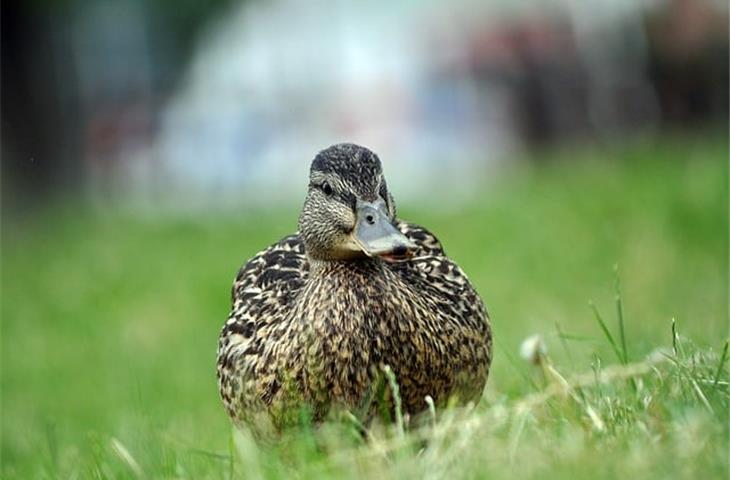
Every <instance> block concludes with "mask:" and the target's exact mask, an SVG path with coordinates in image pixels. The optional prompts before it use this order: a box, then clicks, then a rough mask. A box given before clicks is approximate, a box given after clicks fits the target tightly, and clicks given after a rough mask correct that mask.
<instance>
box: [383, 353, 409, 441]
mask: <svg viewBox="0 0 730 480" xmlns="http://www.w3.org/2000/svg"><path fill="white" fill-rule="evenodd" d="M383 372H384V373H385V377H386V378H387V379H388V384H389V385H390V391H391V393H392V394H393V407H394V409H395V427H396V429H397V431H398V436H399V437H401V438H402V437H404V436H405V427H404V424H403V410H402V408H403V407H402V405H401V398H400V387H398V381H397V380H396V378H395V373H393V369H392V368H390V365H386V366H385V367H383Z"/></svg>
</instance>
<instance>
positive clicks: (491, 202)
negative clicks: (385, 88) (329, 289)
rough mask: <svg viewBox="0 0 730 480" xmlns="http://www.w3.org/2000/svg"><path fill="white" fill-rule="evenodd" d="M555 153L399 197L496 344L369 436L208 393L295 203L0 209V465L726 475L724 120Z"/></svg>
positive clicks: (435, 474) (57, 470)
mask: <svg viewBox="0 0 730 480" xmlns="http://www.w3.org/2000/svg"><path fill="white" fill-rule="evenodd" d="M544 157H545V158H543V161H542V162H540V163H539V166H529V165H520V166H518V167H515V168H514V169H513V170H511V171H510V172H507V173H506V174H505V175H504V176H499V177H497V178H495V179H494V180H492V181H490V182H489V183H488V184H485V186H484V192H483V194H482V196H481V198H480V199H479V201H475V202H474V203H473V204H471V205H468V206H466V207H465V208H463V209H461V210H460V211H459V212H457V213H445V212H438V211H436V212H434V211H432V210H429V209H425V208H422V209H419V208H418V205H415V204H411V205H403V206H402V208H401V214H402V216H403V217H405V218H408V219H410V220H412V221H415V222H419V223H423V224H425V225H427V226H428V227H429V228H431V229H432V230H433V231H435V232H436V233H437V234H438V235H439V236H440V238H441V240H442V242H443V243H444V245H445V246H446V249H447V252H448V253H449V254H450V255H451V256H452V257H453V258H454V259H455V260H456V261H457V262H459V263H460V264H461V265H462V266H463V268H464V269H465V271H466V272H467V273H468V274H469V276H470V278H471V279H472V281H473V282H474V284H475V285H476V287H477V289H478V290H479V291H480V292H481V293H482V294H483V296H484V298H485V300H486V302H487V305H488V308H489V312H490V315H491V316H492V318H493V324H494V334H495V359H494V364H493V370H492V375H491V377H490V380H489V382H488V385H487V389H486V392H485V396H484V398H483V399H482V401H481V402H480V403H479V404H478V405H477V406H476V407H475V408H474V410H472V411H460V410H448V411H445V412H438V414H437V415H436V417H435V418H433V419H432V421H430V422H427V424H426V426H425V427H421V428H420V429H408V428H406V432H405V433H404V434H401V433H400V430H399V428H397V427H392V428H374V429H373V430H372V431H370V432H368V438H369V439H368V440H367V441H363V440H361V438H360V436H359V435H358V434H356V430H357V429H356V426H355V425H354V424H353V423H352V422H348V421H347V420H346V419H345V420H342V421H335V420H333V421H330V422H328V423H326V424H325V425H324V426H322V428H320V429H317V430H311V429H309V428H306V427H302V428H301V429H299V430H295V431H293V432H290V433H288V434H287V435H286V436H285V437H284V438H283V439H282V441H281V443H279V444H277V445H267V446H261V447H259V446H256V445H255V444H254V443H252V442H251V440H250V439H249V438H248V437H247V436H245V435H235V436H234V435H232V431H231V428H230V425H229V422H228V419H227V418H226V416H225V414H224V412H223V409H222V407H221V405H220V402H219V399H218V396H217V390H216V384H215V373H214V372H215V368H214V361H215V348H216V341H217V335H218V331H219V328H220V326H221V325H222V323H223V321H224V319H225V317H226V314H227V310H228V307H229V291H230V283H231V280H232V277H233V276H234V274H235V271H236V269H237V266H238V265H239V264H241V263H242V262H243V261H245V260H246V259H247V258H248V257H250V256H251V255H252V254H253V253H255V252H256V251H257V250H258V249H260V248H261V247H263V246H265V245H267V244H268V243H271V242H272V241H273V240H275V239H277V238H278V237H280V236H282V235H284V234H286V233H288V232H290V231H291V230H293V229H294V225H295V222H296V216H297V211H296V208H292V209H291V210H287V211H276V212H260V213H250V214H245V215H233V214H230V213H223V212H221V213H208V214H206V215H204V216H203V215H201V216H200V217H198V218H195V219H191V218H180V217H178V218H170V217H166V218H143V217H140V216H135V215H132V214H129V213H127V214H124V213H119V212H117V213H113V212H108V211H106V212H100V211H94V210H93V209H91V208H90V207H88V206H86V205H84V204H83V203H79V202H70V203H68V204H65V205H61V206H56V207H54V208H48V209H47V210H45V211H42V212H39V213H37V214H34V215H33V216H32V217H30V218H24V219H13V220H12V221H11V220H8V219H5V220H6V222H5V225H4V229H3V236H4V243H3V252H2V253H3V258H2V260H3V261H2V263H3V269H2V477H3V478H127V477H131V478H134V477H142V478H150V477H151V478H169V477H175V478H196V479H197V478H229V477H231V476H233V477H240V478H256V477H265V478H336V477H350V476H356V477H363V478H404V477H406V478H407V477H413V478H480V477H485V478H616V477H619V478H620V477H621V476H624V477H625V478H669V477H672V478H724V475H725V474H726V473H727V469H728V448H729V446H730V444H729V442H728V434H729V427H728V421H729V419H728V408H729V405H730V389H729V386H728V381H729V374H728V359H727V343H726V339H727V327H728V324H727V320H728V319H727V308H728V278H727V268H728V256H727V255H728V253H727V243H726V242H727V231H728V211H727V207H728V196H727V179H728V172H727V143H726V141H725V140H721V139H720V138H718V137H710V138H707V137H697V138H689V139H684V140H667V139H663V140H662V141H656V140H655V141H644V142H640V143H637V144H635V145H633V146H630V147H624V148H613V149H610V150H604V151H599V150H592V149H583V150H580V151H566V152H554V153H552V154H549V155H548V154H546V155H545V156H544ZM386 167H387V166H386ZM395 194H396V197H397V192H395ZM448 194H449V192H448V191H444V192H434V194H433V195H443V196H447V195H448ZM616 266H618V272H619V273H620V280H621V282H620V293H621V296H620V297H617V292H618V291H619V286H618V284H617V277H616V270H615V267H616ZM589 302H592V304H593V305H594V308H595V311H594V310H593V309H592V307H591V306H590V305H589ZM597 319H600V321H598V320H597ZM673 319H675V322H676V323H675V324H674V325H675V327H674V329H673ZM533 334H539V335H541V336H542V338H543V339H544V341H545V343H546V345H547V351H548V353H547V357H541V363H540V364H539V365H531V364H529V363H527V362H525V361H523V360H522V359H521V358H520V356H519V346H520V343H521V342H522V340H523V339H525V338H526V337H528V336H530V335H533Z"/></svg>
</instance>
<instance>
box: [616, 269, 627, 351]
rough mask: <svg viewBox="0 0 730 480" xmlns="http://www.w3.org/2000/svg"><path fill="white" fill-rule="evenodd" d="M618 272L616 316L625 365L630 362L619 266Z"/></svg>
mask: <svg viewBox="0 0 730 480" xmlns="http://www.w3.org/2000/svg"><path fill="white" fill-rule="evenodd" d="M614 270H615V272H616V281H615V283H614V290H615V294H616V296H615V298H616V316H617V318H618V332H619V339H620V340H621V353H622V355H623V363H624V365H625V364H627V363H628V362H629V354H628V350H627V348H626V331H625V326H624V305H623V300H622V299H621V277H620V275H619V271H618V265H616V266H615V267H614Z"/></svg>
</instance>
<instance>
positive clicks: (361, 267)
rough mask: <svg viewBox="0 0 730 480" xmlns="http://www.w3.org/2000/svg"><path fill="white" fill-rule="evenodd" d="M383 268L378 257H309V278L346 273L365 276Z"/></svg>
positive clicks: (317, 278)
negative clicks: (342, 258) (324, 258)
mask: <svg viewBox="0 0 730 480" xmlns="http://www.w3.org/2000/svg"><path fill="white" fill-rule="evenodd" d="M382 270H383V261H382V260H380V259H375V258H369V257H362V258H357V259H350V260H319V259H313V258H310V259H309V274H310V278H311V279H316V280H319V279H322V278H326V277H337V276H340V275H348V276H351V277H357V276H359V275H364V276H365V277H367V276H369V275H371V274H373V273H376V272H380V271H382Z"/></svg>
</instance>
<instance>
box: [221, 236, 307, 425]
mask: <svg viewBox="0 0 730 480" xmlns="http://www.w3.org/2000/svg"><path fill="white" fill-rule="evenodd" d="M308 275H309V262H308V261H307V257H306V255H305V253H304V242H303V241H302V239H301V237H300V236H299V235H298V234H294V235H289V236H287V237H284V238H283V239H281V240H280V241H278V242H277V243H275V244H273V245H271V246H270V247H268V248H266V249H265V250H262V251H261V252H259V253H257V254H256V255H255V256H254V257H253V258H252V259H251V260H249V261H248V262H246V264H245V265H243V267H241V269H240V270H239V271H238V275H236V279H235V281H234V283H233V287H232V289H231V303H232V306H231V312H230V314H229V316H228V320H227V321H226V323H225V325H224V326H223V330H222V331H221V335H220V339H219V342H218V362H217V373H218V382H219V387H220V393H221V397H222V398H223V403H224V404H225V406H226V408H227V409H228V411H229V413H230V415H231V416H232V417H233V418H234V420H239V421H240V420H246V419H245V418H242V417H243V416H245V415H247V414H249V413H254V412H255V411H257V410H260V409H261V405H258V404H257V402H258V401H259V398H258V396H257V395H255V393H254V392H255V386H254V383H253V382H254V379H255V375H256V367H257V364H258V363H259V361H260V359H261V354H262V352H263V347H264V345H263V343H264V342H265V340H266V339H267V338H269V337H270V336H275V335H276V333H275V332H276V331H281V329H280V328H278V327H283V325H282V322H283V321H284V319H285V317H286V312H287V311H288V309H289V308H290V307H291V304H292V303H293V302H294V299H295V298H296V297H297V293H298V291H299V290H300V289H301V288H302V286H303V285H304V282H305V281H306V279H307V276H308ZM242 393H243V395H242ZM272 394H273V392H272ZM249 400H250V402H251V403H250V404H246V403H248V401H249ZM263 400H264V401H266V399H263ZM240 402H244V403H245V404H243V405H242V404H241V403H240Z"/></svg>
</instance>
